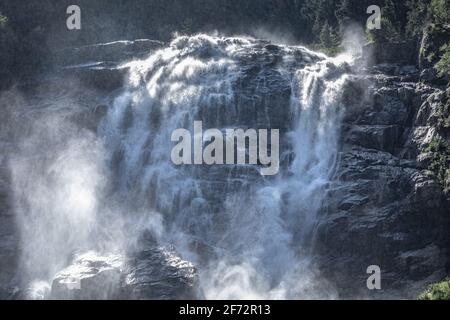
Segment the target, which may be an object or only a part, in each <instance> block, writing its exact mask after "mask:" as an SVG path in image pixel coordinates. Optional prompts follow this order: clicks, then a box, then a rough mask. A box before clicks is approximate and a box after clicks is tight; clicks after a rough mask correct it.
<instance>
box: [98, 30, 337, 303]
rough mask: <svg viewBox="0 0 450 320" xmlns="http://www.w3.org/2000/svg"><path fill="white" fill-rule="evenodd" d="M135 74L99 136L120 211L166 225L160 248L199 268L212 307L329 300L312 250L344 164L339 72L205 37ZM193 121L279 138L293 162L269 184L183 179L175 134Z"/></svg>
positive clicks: (237, 171)
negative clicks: (149, 212)
mask: <svg viewBox="0 0 450 320" xmlns="http://www.w3.org/2000/svg"><path fill="white" fill-rule="evenodd" d="M129 66H130V68H131V71H130V74H129V84H128V87H127V88H126V90H125V91H124V93H123V94H122V95H120V96H119V97H118V98H117V99H116V100H115V101H114V105H113V107H112V108H111V110H110V111H109V113H108V115H107V118H106V119H105V121H104V123H103V126H102V129H101V132H100V134H101V136H103V137H105V140H106V141H107V143H106V145H107V148H108V149H109V150H110V151H111V154H110V155H111V162H112V163H114V166H117V168H118V178H117V179H118V182H119V184H118V185H119V186H120V187H119V189H118V190H117V194H118V195H119V197H120V198H121V199H122V200H124V202H122V203H123V204H124V205H125V208H130V207H134V210H138V211H139V208H142V207H143V206H144V207H147V208H152V209H154V210H155V211H157V212H159V213H160V214H161V215H162V217H163V220H164V225H165V227H166V230H165V232H164V233H163V234H160V239H159V240H160V241H167V242H171V243H175V245H176V247H177V248H178V250H180V251H181V252H182V253H183V254H184V255H185V256H187V257H189V259H191V260H193V261H195V262H196V264H197V265H198V267H199V269H200V277H201V284H202V288H203V290H204V292H205V294H206V297H207V298H232V299H235V298H299V297H307V296H310V297H314V295H316V296H322V297H324V296H326V297H330V296H332V295H333V292H330V289H329V288H327V290H317V289H319V286H323V285H326V284H325V283H324V281H321V280H320V279H318V278H317V277H316V275H315V272H314V271H313V269H312V267H311V264H310V260H309V254H310V252H308V248H309V247H310V246H311V242H310V241H309V240H310V239H311V237H312V230H313V228H314V225H315V222H316V218H317V217H316V215H317V213H318V212H319V209H320V206H321V200H322V198H323V194H324V189H325V186H326V183H327V181H328V179H329V177H330V174H331V173H332V170H333V164H334V160H335V157H336V155H337V139H338V138H337V137H338V131H339V123H340V113H341V110H342V106H341V105H340V104H339V94H340V89H341V88H342V85H343V84H344V82H345V74H344V73H343V72H342V71H340V70H339V67H338V66H336V65H334V64H333V63H332V61H331V60H327V59H326V58H325V57H324V56H321V55H318V54H314V53H312V52H310V51H308V50H306V49H304V48H293V47H277V46H272V45H269V44H268V43H265V42H260V41H256V40H252V39H242V38H233V39H231V38H227V39H224V38H213V37H209V36H203V35H201V36H196V37H181V38H178V39H176V40H175V41H174V42H172V44H171V45H170V47H169V48H167V49H164V50H161V51H158V52H156V53H155V54H153V55H152V56H151V57H150V58H148V59H147V60H144V61H134V62H131V63H130V64H129ZM283 86H286V87H285V88H283ZM271 88H274V89H275V90H270V89H271ZM274 91H275V92H274ZM286 91H287V92H288V94H287V95H286ZM277 95H279V96H277ZM289 96H290V97H289ZM286 97H288V98H287V99H286ZM280 113H286V114H280ZM196 120H202V121H203V123H204V125H205V126H206V127H208V128H211V127H214V128H218V129H221V130H224V129H226V128H230V127H231V128H278V127H277V126H282V127H281V129H282V130H283V132H284V139H283V141H284V142H283V143H282V146H283V147H284V149H285V150H284V154H283V156H284V157H285V158H289V154H290V155H291V158H292V154H293V155H294V156H293V160H292V159H291V160H292V161H285V162H286V168H285V170H284V172H281V173H280V174H279V176H278V177H276V178H274V179H262V177H260V176H259V175H258V174H257V171H256V170H255V169H254V168H252V167H249V166H212V167H203V166H196V167H190V166H186V167H176V166H174V165H173V164H172V163H171V161H170V152H171V148H172V147H173V144H171V143H170V136H171V132H172V131H173V130H175V129H177V128H187V129H192V124H193V122H194V121H196ZM283 121H284V122H285V123H282V122H283ZM283 147H282V148H283ZM313 289H314V290H313Z"/></svg>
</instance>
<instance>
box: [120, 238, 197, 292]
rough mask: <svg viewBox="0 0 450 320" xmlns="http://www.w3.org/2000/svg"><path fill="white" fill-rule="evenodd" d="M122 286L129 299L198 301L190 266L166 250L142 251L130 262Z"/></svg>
mask: <svg viewBox="0 0 450 320" xmlns="http://www.w3.org/2000/svg"><path fill="white" fill-rule="evenodd" d="M124 287H125V292H127V296H128V295H129V296H128V297H129V298H131V299H152V300H153V299H160V300H161V299H162V300H165V299H196V298H199V296H198V292H197V291H198V287H197V273H196V269H195V268H194V266H193V264H192V263H190V262H188V261H186V260H183V259H182V258H180V256H179V255H178V254H177V253H176V252H175V251H174V250H173V249H172V248H166V247H155V248H152V249H148V250H145V251H141V252H139V253H137V254H136V255H135V256H134V257H133V258H132V259H130V260H129V261H128V263H127V267H126V276H125V285H124Z"/></svg>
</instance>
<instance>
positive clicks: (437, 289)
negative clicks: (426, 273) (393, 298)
mask: <svg viewBox="0 0 450 320" xmlns="http://www.w3.org/2000/svg"><path fill="white" fill-rule="evenodd" d="M418 299H419V300H450V278H447V279H445V280H443V281H441V282H438V283H434V284H431V285H429V286H428V288H427V289H426V290H425V291H424V292H423V293H421V294H420V295H419V298H418Z"/></svg>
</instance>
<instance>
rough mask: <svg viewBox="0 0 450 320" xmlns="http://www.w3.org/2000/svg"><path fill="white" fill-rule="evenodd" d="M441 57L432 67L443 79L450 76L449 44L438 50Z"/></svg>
mask: <svg viewBox="0 0 450 320" xmlns="http://www.w3.org/2000/svg"><path fill="white" fill-rule="evenodd" d="M440 51H441V53H442V56H441V58H440V60H439V61H438V62H437V63H436V65H435V66H434V67H435V68H436V70H437V72H438V76H440V77H443V76H445V75H446V74H450V44H446V45H444V46H442V47H441V49H440Z"/></svg>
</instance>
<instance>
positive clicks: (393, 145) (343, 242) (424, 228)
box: [318, 65, 450, 298]
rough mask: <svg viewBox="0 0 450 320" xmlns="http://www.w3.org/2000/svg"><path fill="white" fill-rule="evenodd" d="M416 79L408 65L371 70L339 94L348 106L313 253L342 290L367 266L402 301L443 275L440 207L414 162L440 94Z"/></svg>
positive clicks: (443, 214) (444, 215) (429, 134)
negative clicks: (402, 294) (378, 273)
mask: <svg viewBox="0 0 450 320" xmlns="http://www.w3.org/2000/svg"><path fill="white" fill-rule="evenodd" d="M418 76H419V70H417V69H416V68H415V67H414V66H399V65H384V66H374V67H371V68H369V69H368V70H367V74H366V75H363V76H361V75H357V76H355V78H354V82H353V84H351V85H350V86H349V88H348V92H347V93H346V94H348V97H349V100H350V101H349V106H351V107H350V108H348V109H347V113H346V116H345V120H344V130H343V133H342V148H341V151H340V154H339V162H338V163H339V164H338V168H337V170H336V175H335V179H334V181H333V182H332V184H331V185H330V189H329V194H328V199H329V200H328V201H326V203H327V207H326V209H325V212H324V214H323V217H322V221H321V224H320V228H319V232H318V233H319V235H318V251H319V252H321V258H320V259H322V260H323V263H322V265H323V266H325V268H326V269H327V270H328V271H327V272H328V273H329V274H330V275H331V276H332V277H333V278H334V279H336V281H337V282H338V283H340V284H341V285H338V287H341V288H348V291H349V292H351V291H352V286H351V285H348V283H354V284H355V283H359V284H362V283H364V282H365V279H366V278H367V277H366V276H365V270H366V268H367V267H368V266H369V265H379V266H380V267H381V269H382V273H383V275H384V276H383V282H384V285H383V287H384V288H389V289H386V290H385V291H384V292H383V293H388V294H393V293H394V292H395V289H403V290H405V289H406V290H407V292H406V293H405V296H406V297H409V298H414V297H415V296H416V295H417V292H418V290H420V288H421V286H423V284H424V283H427V282H430V281H436V280H439V279H441V278H443V277H444V276H445V274H446V272H447V270H448V262H449V261H448V255H449V253H448V248H449V236H448V230H449V229H448V228H449V226H450V225H449V218H450V217H449V214H448V212H449V207H448V202H447V201H446V197H445V195H444V194H443V192H442V187H441V186H440V185H439V184H438V182H437V181H436V179H435V177H433V174H432V173H431V172H430V171H429V170H427V168H426V166H424V164H423V163H422V162H421V161H420V159H421V150H423V149H424V147H425V146H426V145H428V144H429V143H430V142H431V141H432V139H433V137H434V136H435V134H436V128H435V127H433V124H432V122H430V119H431V118H432V117H433V114H434V113H435V112H436V109H437V108H438V107H439V101H438V100H437V99H436V96H439V95H442V94H443V90H442V88H438V87H433V86H430V85H429V84H425V83H420V82H417V81H415V80H416V79H418ZM357 274H359V275H360V277H355V275H357ZM353 289H354V287H353ZM345 291H346V290H344V294H345ZM360 294H362V295H365V294H366V295H367V296H368V297H370V296H371V294H369V293H368V292H367V290H366V291H365V292H364V290H361V292H360ZM372 296H376V293H372Z"/></svg>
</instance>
